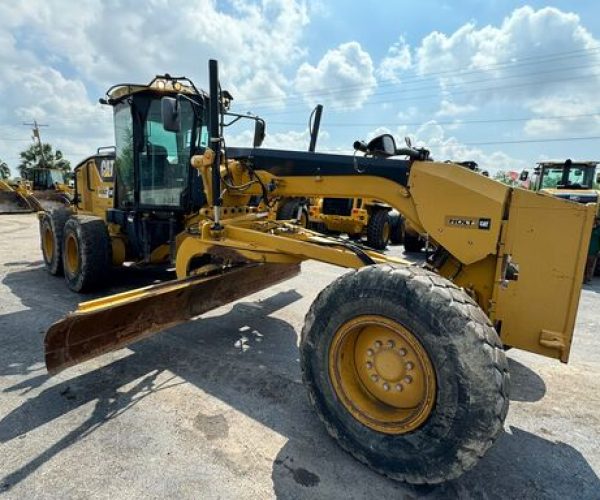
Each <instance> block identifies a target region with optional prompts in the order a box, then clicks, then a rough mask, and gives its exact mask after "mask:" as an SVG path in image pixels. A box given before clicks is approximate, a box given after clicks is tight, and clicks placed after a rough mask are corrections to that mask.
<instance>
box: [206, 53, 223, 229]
mask: <svg viewBox="0 0 600 500" xmlns="http://www.w3.org/2000/svg"><path fill="white" fill-rule="evenodd" d="M208 82H209V92H210V95H209V135H210V148H211V149H212V150H213V151H214V153H215V157H214V159H213V164H212V202H213V213H214V218H215V223H214V225H213V228H214V229H220V228H221V224H220V222H221V131H220V120H219V117H220V113H221V106H220V102H221V100H220V98H219V97H220V96H219V63H218V62H217V61H216V60H215V59H210V60H209V61H208Z"/></svg>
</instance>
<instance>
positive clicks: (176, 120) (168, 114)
mask: <svg viewBox="0 0 600 500" xmlns="http://www.w3.org/2000/svg"><path fill="white" fill-rule="evenodd" d="M160 114H161V118H162V124H163V128H164V129H165V130H166V131H167V132H179V131H180V130H181V117H180V116H179V102H178V101H177V99H176V98H174V97H167V96H165V97H163V98H162V99H161V100H160Z"/></svg>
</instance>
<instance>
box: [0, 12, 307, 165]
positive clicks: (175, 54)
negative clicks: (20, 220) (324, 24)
mask: <svg viewBox="0 0 600 500" xmlns="http://www.w3.org/2000/svg"><path fill="white" fill-rule="evenodd" d="M0 19H2V24H1V26H0V67H2V79H0V123H1V124H2V134H0V147H1V148H2V150H1V152H0V154H1V155H2V157H3V159H6V161H8V162H9V164H11V165H12V166H15V163H16V157H17V156H18V151H19V150H20V149H22V147H23V146H24V145H26V143H19V142H16V141H14V140H13V139H14V138H19V137H24V138H27V137H28V136H29V134H27V132H26V130H25V129H24V128H23V127H22V126H21V125H20V122H21V121H22V120H31V119H37V120H45V121H46V122H48V123H49V124H50V125H51V126H50V127H49V128H48V129H44V130H43V132H44V133H45V136H46V138H47V139H51V140H52V142H53V144H54V145H55V146H56V147H59V148H61V149H63V150H64V151H66V152H69V150H71V151H72V152H73V153H74V154H73V155H67V156H68V157H70V159H71V160H72V161H77V160H79V159H80V158H81V157H82V156H83V155H81V154H79V152H81V151H86V150H87V151H89V152H93V150H95V147H96V146H99V145H105V144H106V143H110V142H112V139H111V135H112V126H111V118H110V110H109V109H106V110H101V108H100V107H99V106H98V105H97V104H96V98H97V97H99V96H98V95H95V94H96V93H97V92H98V93H99V92H101V91H102V90H104V89H105V88H107V87H108V86H109V85H112V84H114V83H119V82H121V81H134V82H135V81H138V82H147V81H149V80H150V79H151V78H152V77H153V76H154V75H155V74H156V73H163V72H169V73H170V74H174V75H186V76H189V77H191V78H192V79H194V81H196V83H197V85H198V86H199V87H206V83H207V78H206V77H207V60H208V59H209V58H217V59H219V61H220V63H221V79H222V82H223V87H224V88H228V89H230V90H232V91H233V94H234V97H235V98H236V100H235V101H234V102H235V103H237V102H239V101H240V100H242V99H245V100H247V101H251V100H259V99H263V100H265V99H269V100H270V102H271V103H275V104H279V105H280V104H281V102H282V100H283V98H284V97H285V94H286V92H287V88H288V87H289V85H290V83H289V80H288V78H287V77H286V76H285V72H286V71H288V70H289V71H292V70H293V69H295V66H296V65H297V63H298V61H299V60H300V58H301V57H302V56H303V54H304V49H303V48H302V44H301V38H302V36H303V33H304V27H305V26H306V25H307V23H308V22H309V17H308V7H307V4H306V2H305V1H303V0H297V1H296V0H258V1H251V0H232V1H231V2H230V3H228V5H227V8H224V7H222V6H221V5H220V4H217V2H215V1H214V0H198V1H193V2H189V1H187V0H152V1H148V2H146V3H144V5H143V8H140V4H139V2H134V1H120V0H106V1H101V0H80V1H78V2H72V1H70V0H53V1H52V2H48V1H45V0H29V1H28V2H2V3H0ZM17 37H18V40H17ZM290 68H292V69H290ZM90 89H91V91H92V92H93V94H92V95H88V91H89V90H90ZM2 138H4V139H7V138H10V139H11V140H10V141H8V140H4V141H3V140H2Z"/></svg>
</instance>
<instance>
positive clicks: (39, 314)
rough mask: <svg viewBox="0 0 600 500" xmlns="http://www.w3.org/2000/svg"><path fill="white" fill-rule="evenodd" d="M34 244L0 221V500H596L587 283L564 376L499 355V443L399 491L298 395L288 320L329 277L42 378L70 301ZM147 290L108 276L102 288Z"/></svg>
mask: <svg viewBox="0 0 600 500" xmlns="http://www.w3.org/2000/svg"><path fill="white" fill-rule="evenodd" d="M38 246H39V244H38V236H37V221H36V219H35V217H34V216H33V215H2V216H0V281H1V284H0V393H1V396H0V493H3V494H4V496H6V497H7V498H89V497H100V498H108V497H110V498H113V499H114V498H139V497H145V498H163V497H184V498H272V497H280V498H319V499H321V498H343V499H350V498H416V497H427V498H449V497H458V496H460V497H462V498H465V497H466V498H469V497H473V498H560V499H562V498H590V499H591V498H599V495H600V481H599V479H598V473H599V472H600V280H599V279H596V281H595V282H594V283H593V284H592V285H591V286H587V287H586V288H585V290H584V292H583V296H582V300H581V304H580V310H579V316H578V321H577V330H576V334H575V337H576V339H575V344H574V348H573V351H572V357H571V363H570V364H569V365H562V364H560V363H558V362H555V361H551V360H546V359H543V358H541V357H538V356H534V355H530V354H527V353H523V352H516V351H510V352H509V354H508V355H509V358H510V368H511V377H512V391H511V409H510V412H509V414H508V418H507V421H506V426H505V433H504V434H503V435H502V436H501V437H500V439H499V440H498V442H497V443H496V445H495V446H494V448H493V449H492V450H491V451H490V452H488V454H487V455H486V456H485V458H484V459H483V460H482V461H481V462H480V463H479V465H478V466H477V467H476V468H475V469H474V470H472V471H471V472H469V473H467V474H465V475H464V476H463V477H462V478H460V479H459V480H457V481H454V482H452V483H447V484H444V485H441V486H436V487H421V488H413V487H408V486H406V485H402V484H398V483H394V482H393V481H390V480H387V479H385V478H383V477H381V476H379V475H377V474H375V473H372V472H370V471H369V470H368V469H367V468H365V467H364V466H362V465H360V464H359V463H357V462H356V461H355V460H353V459H352V458H351V457H349V456H348V455H346V454H345V453H344V452H343V451H342V450H341V449H340V448H338V446H337V445H336V444H335V443H334V442H333V441H332V440H331V439H330V438H329V437H328V435H327V434H326V432H325V430H324V428H323V426H322V425H321V423H320V422H319V421H318V419H317V418H316V416H315V415H314V414H313V412H312V410H311V409H310V407H309V404H308V400H307V397H306V393H305V390H304V388H303V387H302V384H301V383H300V370H299V366H298V353H297V342H298V333H299V331H300V329H301V326H302V323H303V319H304V315H305V313H306V311H307V309H308V307H309V305H310V303H311V301H312V300H313V298H314V297H315V295H316V294H317V292H318V291H319V290H320V289H322V288H323V287H324V286H325V285H327V284H328V283H329V282H330V281H331V280H332V279H333V278H335V277H336V276H338V275H339V274H340V273H342V272H343V270H340V269H337V268H334V267H331V266H327V265H323V264H317V263H305V264H304V265H303V272H302V273H301V275H300V276H298V277H297V278H295V279H294V280H291V281H288V282H286V283H283V284H281V285H278V286H276V287H273V288H271V289H269V290H267V291H264V292H261V293H259V294H255V295H253V296H250V297H248V298H246V299H244V300H242V301H240V302H237V303H236V304H234V305H232V306H228V307H223V308H221V309H219V310H216V311H214V312H212V313H211V314H208V315H205V316H204V317H203V318H202V319H201V320H198V321H194V322H191V323H188V324H185V325H181V326H179V327H176V328H173V329H171V330H169V331H167V332H164V333H162V334H160V335H157V336H156V337H154V338H151V339H148V340H146V341H142V342H140V343H138V344H135V345H133V346H131V348H129V349H122V350H121V351H118V352H116V353H114V354H109V355H105V356H103V357H101V358H100V359H97V360H93V361H90V362H87V363H85V364H83V365H81V366H79V367H75V368H71V369H69V370H66V371H65V372H63V373H61V374H60V375H58V376H55V377H52V378H49V377H48V376H47V375H46V372H45V369H44V364H43V350H42V341H43V334H44V332H45V330H46V328H47V327H48V326H49V325H50V324H51V323H52V322H53V321H55V320H57V319H59V318H60V317H62V316H63V315H64V314H65V313H66V312H68V311H69V310H72V309H73V308H74V307H75V305H76V303H77V302H78V301H79V299H80V298H79V297H78V296H76V295H74V294H72V293H70V292H68V291H67V290H66V289H65V286H64V284H63V282H62V280H61V279H58V278H54V277H51V276H49V275H48V274H47V273H46V272H45V271H44V269H43V267H42V262H41V260H40V258H41V257H40V252H39V250H38ZM395 251H396V252H397V251H398V250H395ZM160 277H161V276H153V277H152V278H160ZM147 280H148V278H147V277H146V278H143V277H142V276H140V275H139V273H136V272H135V271H132V270H128V271H123V272H120V273H118V274H117V275H116V276H115V278H114V282H115V287H114V289H113V290H119V289H124V288H128V287H133V286H138V285H140V284H142V283H145V282H147ZM532 299H533V298H532ZM523 307H524V308H527V304H523Z"/></svg>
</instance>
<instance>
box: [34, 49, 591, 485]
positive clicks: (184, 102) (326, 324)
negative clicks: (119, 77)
mask: <svg viewBox="0 0 600 500" xmlns="http://www.w3.org/2000/svg"><path fill="white" fill-rule="evenodd" d="M209 74H210V93H209V95H207V94H204V93H203V92H200V91H197V90H195V87H193V85H184V84H183V82H181V81H180V80H177V79H170V78H168V77H166V76H165V77H162V78H160V79H157V80H154V81H153V82H152V83H151V84H150V85H147V86H138V85H121V86H116V87H113V88H111V89H110V90H109V92H108V97H107V99H106V101H105V102H107V103H108V104H110V105H112V106H113V108H114V111H115V130H116V152H115V157H114V163H113V168H114V170H113V175H114V178H113V180H112V181H111V182H107V183H106V185H105V184H104V178H103V177H102V175H101V170H99V169H98V168H97V165H98V163H97V161H96V160H94V165H92V163H91V160H90V162H88V163H85V164H82V166H80V167H78V169H77V176H76V179H77V183H76V185H77V197H76V200H77V201H76V205H75V206H74V207H73V210H74V213H75V215H70V216H69V218H68V220H66V222H65V223H64V229H63V234H62V236H63V237H62V262H63V266H64V267H65V272H66V273H67V274H68V275H70V276H75V277H77V279H81V280H82V281H83V282H84V283H86V282H87V281H86V280H89V279H91V280H92V282H93V281H94V280H95V279H96V278H97V277H98V276H101V275H104V274H106V272H107V269H108V266H109V265H110V262H111V261H112V263H113V264H118V263H119V262H121V261H123V260H124V259H142V260H153V258H159V257H161V258H164V259H168V258H169V257H170V258H171V259H172V260H173V262H174V264H175V267H176V273H177V280H174V281H171V282H167V283H162V284H160V285H156V286H150V287H146V288H143V289H139V290H132V291H129V292H125V293H122V294H118V295H114V296H109V297H103V298H100V299H97V300H92V301H89V302H85V303H83V304H81V305H80V306H79V308H78V309H77V311H75V312H74V313H72V314H70V315H68V316H67V317H66V318H64V319H63V320H61V321H59V322H57V323H55V324H54V325H52V327H51V328H50V329H49V330H48V332H47V334H46V339H45V348H46V365H47V367H48V370H49V371H50V372H56V371H59V370H61V369H63V368H65V367H67V366H70V365H74V364H76V363H79V362H81V361H83V360H86V359H89V358H92V357H94V356H97V355H99V354H101V353H104V352H108V351H111V350H114V349H117V348H120V347H122V346H124V345H127V344H129V343H131V342H134V341H136V340H138V339H140V338H144V337H147V336H149V335H152V334H153V333H156V332H158V331H160V330H162V329H164V328H166V327H170V326H173V325H175V324H177V323H180V322H182V321H185V320H187V319H189V318H191V317H194V316H197V315H199V314H202V313H203V312H206V311H208V310H210V309H213V308H215V307H218V306H220V305H222V304H225V303H228V302H229V301H232V300H236V299H238V298H240V297H242V296H244V295H246V294H248V293H251V292H254V291H256V290H259V289H262V288H265V287H267V286H270V285H271V284H273V283H275V282H278V281H281V280H283V279H287V278H289V277H291V276H293V275H294V274H295V273H297V272H298V270H299V264H300V263H301V262H302V261H304V260H307V259H314V260H319V261H322V262H326V263H330V264H334V265H338V266H342V267H347V268H351V269H353V270H352V271H350V272H348V273H346V274H344V275H343V276H342V277H340V278H338V279H337V280H335V281H334V282H333V283H332V284H330V285H329V286H328V287H327V288H325V289H324V290H323V291H322V292H321V293H320V294H319V295H318V296H317V298H316V299H315V301H314V303H313V304H312V306H311V308H310V310H309V312H308V314H307V316H306V321H305V325H304V328H303V330H302V333H301V337H300V360H301V368H302V374H303V380H304V383H305V385H306V387H307V389H308V393H309V397H310V401H311V403H312V405H313V406H314V408H315V411H316V412H317V414H318V415H319V417H320V418H321V420H322V421H323V422H324V423H325V426H326V428H327V430H328V432H329V433H330V434H331V435H332V437H333V438H334V439H336V440H337V441H338V442H339V444H340V445H341V446H342V447H343V448H344V449H345V450H347V451H348V452H350V453H351V454H353V455H354V456H355V457H356V458H357V459H358V460H360V461H361V462H363V463H365V464H367V465H368V466H370V467H372V468H373V469H375V470H376V471H379V472H381V473H383V474H386V475H388V476H390V477H392V478H394V479H398V480H403V481H408V482H411V483H437V482H441V481H445V480H449V479H453V478H456V477H458V476H459V475H461V474H462V473H463V472H464V471H465V470H468V469H470V468H471V467H473V466H474V465H475V463H476V462H477V461H478V459H479V458H480V457H481V456H483V454H484V453H485V452H486V450H487V449H488V448H489V447H490V446H491V445H492V443H493V442H494V440H495V438H496V437H497V436H498V435H499V433H500V432H501V430H502V427H503V422H504V418H505V416H506V413H507V410H508V401H509V399H508V394H509V387H508V385H509V373H508V364H507V361H506V358H505V355H504V349H503V346H511V347H515V348H520V349H525V350H527V351H531V352H535V353H538V354H541V355H544V356H548V357H551V358H556V359H560V360H561V361H563V362H567V360H568V357H569V351H570V346H571V341H572V335H573V329H574V325H575V317H576V314H577V307H578V301H579V295H580V289H581V281H582V275H583V267H584V261H585V258H586V250H587V245H588V243H589V235H590V230H591V226H592V222H593V219H594V207H593V206H592V205H590V206H587V205H583V204H574V203H569V202H567V201H564V200H560V199H555V198H552V197H548V196H543V195H538V194H536V193H532V192H528V191H524V190H521V189H513V188H510V187H508V186H505V185H502V184H500V183H498V182H496V181H493V180H491V179H488V178H486V177H483V176H481V175H478V174H476V173H474V172H471V171H469V170H467V169H465V168H464V167H462V166H459V165H456V164H452V163H437V162H433V161H430V160H429V159H428V158H429V156H428V152H427V151H426V150H424V149H415V148H412V147H403V148H397V147H396V144H395V141H394V138H393V137H392V136H391V135H389V134H384V135H381V136H379V137H376V138H375V139H373V140H372V141H371V142H370V143H369V144H366V145H364V149H365V150H366V152H367V153H368V154H369V156H368V157H359V156H356V157H354V158H353V157H352V156H344V155H328V154H318V153H314V152H295V151H276V150H269V149H261V148H259V147H258V146H259V145H260V142H261V138H262V136H263V135H264V122H262V121H261V120H259V119H257V118H256V119H255V120H256V129H255V130H256V133H255V138H256V140H255V147H253V148H228V149H227V150H224V149H223V140H222V138H223V125H224V120H223V116H224V115H227V114H230V112H229V111H228V107H229V106H228V104H229V100H230V96H229V95H228V94H226V93H225V92H220V90H219V89H220V86H219V81H218V73H217V63H216V61H211V62H210V63H209ZM161 82H162V83H161ZM133 116H135V117H136V119H135V120H133V118H132V117H133ZM397 156H404V157H405V158H397ZM394 157H396V158H394ZM85 165H90V166H89V168H88V167H86V166H85ZM190 165H191V166H190ZM113 186H114V188H113V191H112V193H111V191H110V187H113ZM105 188H106V189H109V191H108V192H107V196H106V197H105V198H102V200H103V201H101V198H100V196H99V193H100V192H104V191H101V190H103V189H105ZM111 195H112V196H111ZM257 196H258V197H261V198H262V199H263V203H266V205H267V206H268V205H269V201H270V200H275V199H284V198H302V197H306V198H309V197H332V198H363V199H377V200H381V201H382V202H383V203H386V204H388V205H389V206H391V207H394V209H396V210H397V211H398V212H399V213H400V214H402V216H403V217H404V218H405V219H406V220H407V221H409V223H410V224H411V226H412V227H414V228H415V229H416V230H417V231H418V232H419V233H424V234H425V233H426V234H428V235H429V237H430V238H431V239H432V240H434V242H435V248H436V252H435V254H433V255H432V256H430V258H429V259H428V262H427V265H426V266H425V267H424V268H423V267H420V266H415V265H412V264H411V263H409V262H407V261H404V260H402V259H395V258H391V257H388V256H385V255H383V254H380V253H378V252H374V251H371V250H368V249H365V248H363V247H361V246H358V245H355V244H353V243H352V242H350V241H347V240H342V239H337V238H332V237H324V236H322V235H320V234H318V233H315V232H314V231H310V230H308V229H305V228H303V227H301V226H300V225H298V224H290V223H289V222H288V221H277V220H271V219H269V217H268V214H267V213H264V212H262V211H259V210H257V208H256V207H254V206H250V203H251V200H252V199H255V197H257ZM86 200H87V201H86ZM88 202H89V203H88ZM82 214H85V215H82ZM92 214H95V215H92ZM549 214H552V216H551V217H550V216H549ZM52 224H54V226H53V225H52ZM50 228H51V230H52V229H54V231H55V232H54V233H52V231H50V235H52V238H53V240H54V241H58V240H57V236H58V234H57V232H56V231H57V223H56V221H55V222H52V220H51V223H50ZM44 235H45V233H44V232H43V233H42V240H44V238H45V236H44ZM59 243H60V242H59ZM51 271H52V270H51ZM72 288H75V289H77V286H75V287H74V286H72ZM82 289H83V287H82ZM533 299H535V300H533Z"/></svg>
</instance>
